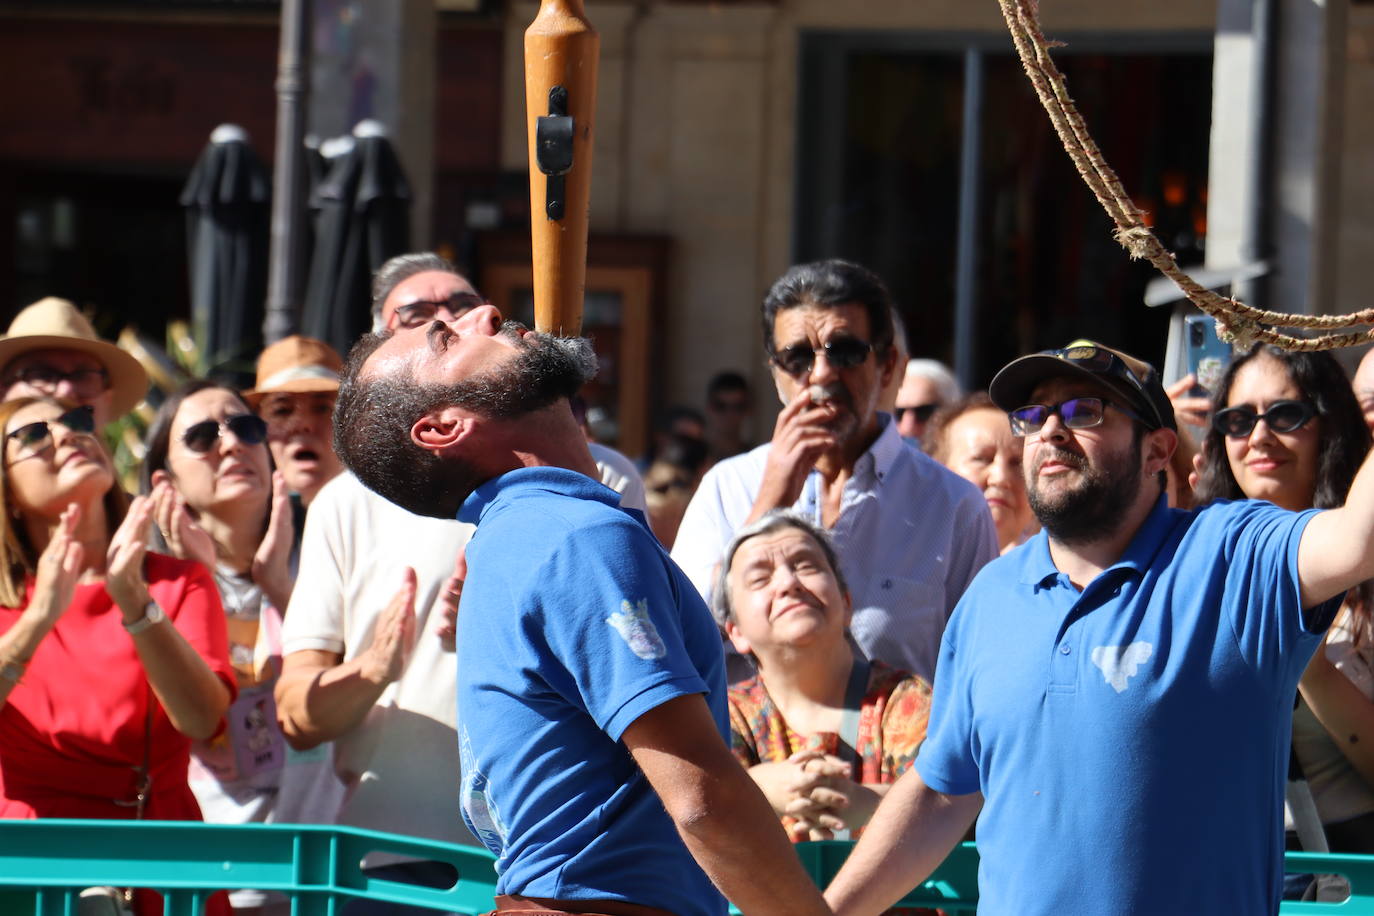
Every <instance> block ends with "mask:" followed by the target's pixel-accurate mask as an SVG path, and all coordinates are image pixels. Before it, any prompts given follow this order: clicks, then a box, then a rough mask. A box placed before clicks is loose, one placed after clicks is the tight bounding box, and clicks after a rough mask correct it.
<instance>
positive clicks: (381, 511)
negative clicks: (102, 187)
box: [0, 253, 1374, 916]
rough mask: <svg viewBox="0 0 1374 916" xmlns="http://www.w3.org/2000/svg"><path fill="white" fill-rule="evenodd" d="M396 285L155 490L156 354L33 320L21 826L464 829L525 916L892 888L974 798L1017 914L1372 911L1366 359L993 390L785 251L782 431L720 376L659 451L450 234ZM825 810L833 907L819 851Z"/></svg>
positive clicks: (428, 871) (1, 568)
mask: <svg viewBox="0 0 1374 916" xmlns="http://www.w3.org/2000/svg"><path fill="white" fill-rule="evenodd" d="M372 298H373V313H374V319H375V322H374V328H373V330H372V332H370V333H368V334H366V335H364V336H363V338H362V339H361V340H360V341H359V343H358V344H357V346H356V347H355V348H354V350H353V352H352V354H351V355H350V356H349V357H348V359H347V360H345V359H344V358H342V357H341V355H340V354H338V353H336V352H335V351H333V350H332V349H331V348H330V347H329V346H327V345H326V344H324V343H322V342H320V341H316V340H311V339H309V338H304V337H299V336H294V337H289V338H287V339H285V340H282V341H279V342H277V343H275V344H272V345H271V346H269V347H267V348H266V349H265V350H264V351H263V352H262V354H261V356H260V358H259V360H258V366H257V377H256V382H255V384H254V386H253V387H252V388H251V389H249V390H245V391H239V390H235V389H234V388H232V387H228V386H226V385H224V384H222V383H220V382H218V381H215V380H208V379H202V380H195V381H192V382H190V383H188V384H186V385H185V386H183V387H182V388H180V389H179V390H176V391H173V392H168V393H167V394H166V396H165V398H163V399H162V400H161V403H160V405H159V407H158V409H157V412H156V416H155V417H154V419H153V421H152V423H151V425H150V426H149V428H148V431H147V435H146V437H145V454H144V455H143V457H142V464H141V468H140V471H139V475H138V480H139V487H138V489H139V493H138V494H137V495H134V496H132V498H130V496H128V495H126V493H125V492H124V490H123V488H122V487H121V486H120V484H119V482H118V480H117V475H116V472H115V468H114V463H113V459H112V458H111V455H110V452H109V450H108V448H107V447H106V444H105V441H104V439H103V438H102V431H103V430H104V429H105V428H106V427H107V426H109V424H110V423H111V422H112V421H113V420H115V419H117V418H118V417H119V416H121V415H123V414H124V413H125V412H127V411H129V410H130V409H131V408H133V407H134V406H135V405H136V404H137V403H138V402H139V401H140V400H142V399H143V397H144V396H145V394H146V392H147V387H148V380H147V375H146V373H145V371H144V369H143V367H142V366H141V365H140V364H139V363H138V361H137V360H136V359H134V358H133V357H132V356H130V355H129V354H128V353H126V352H125V351H123V350H121V349H120V348H119V347H117V346H115V345H113V344H111V343H108V342H106V341H103V340H101V339H99V338H98V337H97V335H96V334H95V332H94V330H93V329H92V328H91V326H90V324H89V322H88V321H87V320H86V319H85V317H84V316H82V315H81V313H80V312H79V311H78V310H77V309H76V308H75V306H73V305H72V304H71V303H69V302H66V301H64V300H60V299H53V298H49V299H44V300H41V301H39V302H37V303H34V304H33V305H31V306H29V307H27V308H25V309H24V310H22V311H21V312H20V313H19V314H18V315H17V316H16V318H15V319H14V321H13V323H12V324H11V325H10V328H9V331H8V333H7V334H6V336H5V337H4V338H3V339H0V397H3V404H0V428H3V431H4V440H3V447H4V455H3V461H0V508H3V509H4V510H5V511H4V512H3V532H2V535H0V558H2V559H3V563H0V815H3V816H5V817H81V818H149V819H171V820H199V819H204V820H206V821H211V822H217V823H247V822H282V823H315V822H317V823H338V824H345V825H352V826H359V827H366V828H372V829H378V830H384V831H390V832H395V833H402V834H409V835H413V836H419V837H425V838H430V839H437V840H446V841H451V842H461V843H481V844H483V845H485V846H487V847H488V848H490V849H491V850H492V851H493V852H494V853H495V854H496V855H497V857H498V858H497V865H498V871H499V873H500V876H501V878H500V886H499V891H500V893H501V896H500V897H499V898H498V900H497V906H498V910H499V911H502V912H524V913H529V914H535V913H555V914H556V913H566V912H579V913H602V914H610V916H617V914H633V916H646V914H647V916H653V914H663V913H668V914H673V916H694V914H701V916H707V914H719V913H721V912H723V910H722V909H721V907H722V906H723V903H722V901H721V897H720V894H721V893H723V894H725V895H726V896H728V897H729V898H730V899H731V900H733V901H734V902H736V903H737V904H738V905H740V906H741V908H742V909H743V910H744V911H745V912H746V913H753V912H758V913H771V912H778V913H788V914H796V913H812V912H814V913H825V912H830V911H832V910H833V911H834V912H841V913H870V914H872V913H878V912H882V911H885V910H888V909H889V908H890V907H891V906H892V905H893V904H894V903H895V902H896V901H897V900H898V899H899V898H900V897H901V896H902V894H903V892H904V891H906V890H908V889H909V888H910V887H912V886H914V885H915V884H917V883H919V881H920V880H921V878H922V877H924V876H925V875H926V874H928V873H929V872H930V871H931V870H932V869H933V868H934V867H935V866H936V865H938V863H939V862H940V860H941V859H942V858H943V857H944V855H945V853H947V852H948V850H949V848H950V847H952V845H953V844H954V843H956V842H958V841H959V840H960V839H962V838H964V837H965V836H968V835H971V831H972V830H973V829H974V825H975V821H976V834H977V837H978V841H979V844H980V849H981V851H982V854H983V863H984V864H983V870H982V873H981V877H980V890H981V894H982V900H983V906H984V907H985V908H986V911H987V912H990V913H996V912H1012V911H1016V912H1025V911H1031V912H1046V913H1050V912H1065V911H1068V912H1085V913H1087V912H1093V913H1096V912H1101V913H1120V912H1133V913H1150V912H1161V913H1164V912H1178V911H1180V909H1179V905H1180V904H1179V901H1181V900H1187V901H1188V905H1189V906H1191V907H1195V908H1200V909H1198V911H1200V912H1201V911H1205V912H1244V913H1259V912H1269V911H1272V909H1273V908H1274V907H1275V906H1276V905H1277V900H1278V899H1279V895H1280V893H1283V894H1287V895H1291V896H1301V895H1318V894H1333V893H1334V894H1338V893H1339V888H1338V887H1335V886H1334V885H1333V883H1332V882H1331V881H1329V880H1322V879H1314V878H1313V877H1312V876H1289V877H1288V878H1287V879H1286V880H1285V879H1284V876H1283V869H1282V864H1281V861H1280V856H1281V852H1282V849H1283V848H1284V846H1285V844H1286V845H1287V847H1288V848H1292V849H1309V850H1317V851H1326V850H1332V851H1340V852H1358V853H1374V619H1372V618H1374V584H1372V583H1371V581H1370V580H1371V578H1372V577H1374V557H1372V556H1367V554H1370V553H1371V551H1369V549H1368V545H1369V544H1370V543H1371V540H1370V537H1371V536H1372V535H1374V480H1366V479H1365V478H1366V477H1369V476H1371V475H1374V472H1369V473H1366V472H1364V471H1362V470H1361V469H1362V468H1363V466H1364V464H1365V461H1366V456H1367V454H1368V452H1369V450H1370V444H1371V432H1370V430H1371V429H1374V422H1371V423H1370V424H1369V425H1366V424H1367V421H1374V416H1371V413H1370V412H1369V411H1368V410H1363V411H1362V405H1363V404H1364V402H1366V401H1368V399H1369V396H1368V392H1367V391H1365V390H1364V388H1362V387H1361V378H1362V377H1363V375H1362V374H1359V373H1357V375H1356V378H1355V380H1354V383H1353V384H1352V382H1351V381H1350V380H1348V379H1347V377H1346V375H1345V373H1344V372H1343V370H1342V369H1341V367H1340V365H1339V364H1338V363H1337V361H1336V360H1335V359H1334V358H1333V357H1331V356H1329V355H1327V354H1322V353H1288V352H1284V351H1280V350H1277V349H1273V348H1267V347H1261V348H1256V349H1255V350H1253V351H1251V352H1249V353H1241V354H1237V355H1236V357H1235V358H1234V359H1233V361H1232V362H1231V364H1230V366H1229V368H1228V369H1227V371H1226V373H1225V375H1224V376H1223V377H1222V378H1221V380H1220V382H1219V383H1218V384H1217V386H1216V390H1215V391H1213V392H1210V393H1209V394H1208V395H1207V397H1206V398H1203V397H1199V396H1198V395H1197V392H1196V391H1195V390H1194V388H1193V383H1194V380H1193V379H1191V378H1187V379H1183V380H1180V382H1179V383H1178V384H1175V385H1173V386H1172V387H1170V388H1168V389H1165V388H1164V386H1163V385H1162V384H1161V380H1160V377H1159V375H1158V373H1157V372H1156V371H1155V369H1154V368H1153V367H1152V366H1151V365H1149V364H1148V363H1146V362H1144V361H1142V360H1139V359H1137V358H1135V357H1133V356H1131V355H1130V354H1128V353H1125V352H1123V351H1121V350H1119V349H1115V348H1112V347H1109V346H1105V345H1103V344H1099V343H1095V342H1092V341H1075V342H1072V343H1070V344H1068V345H1067V346H1065V347H1064V348H1061V349H1056V350H1048V351H1044V352H1042V353H1038V354H1032V355H1029V356H1026V357H1023V358H1021V359H1018V360H1016V361H1014V362H1012V363H1011V364H1009V365H1008V366H1007V367H1005V368H1004V369H1003V370H1002V371H1001V372H999V373H998V374H997V376H996V377H995V378H994V379H993V380H992V383H991V385H990V386H989V389H988V390H987V391H976V392H971V393H967V394H965V393H963V392H961V391H960V389H959V386H958V384H957V382H956V381H955V379H954V378H953V376H952V375H951V374H950V373H949V371H948V370H947V369H946V368H945V367H943V366H941V365H940V364H938V363H936V362H934V361H931V360H925V359H911V360H906V359H905V358H904V356H903V355H901V354H902V353H904V352H905V350H904V347H905V343H906V341H905V340H903V339H902V338H903V337H904V336H905V332H904V331H903V330H902V328H901V325H900V322H899V321H898V320H897V319H896V313H895V310H894V307H893V303H892V302H891V300H890V297H889V295H888V293H887V290H886V288H885V286H884V284H883V283H882V281H881V280H880V279H879V278H878V277H876V276H875V275H874V274H872V273H871V272H870V271H868V270H866V269H865V268H863V267H861V266H859V265H856V264H852V263H848V262H844V261H838V260H832V261H823V262H817V263H811V264H801V265H796V266H794V267H792V268H790V269H789V270H788V271H786V272H785V273H784V274H783V275H782V276H781V277H779V278H778V280H777V281H776V282H775V283H774V284H773V286H772V287H771V288H770V289H769V291H768V293H767V295H766V296H765V298H764V300H763V304H762V308H761V310H760V320H761V323H762V329H763V340H764V343H765V350H766V352H765V353H764V354H763V356H765V357H766V358H767V360H768V362H769V365H770V368H771V374H772V380H773V383H774V385H775V387H776V389H777V393H778V396H779V399H780V401H781V409H780V410H779V412H778V413H777V417H776V420H775V422H774V424H773V428H772V432H771V434H770V435H769V436H768V438H767V441H764V442H762V443H758V444H755V443H753V442H751V441H750V430H749V427H748V419H749V417H750V416H751V414H752V412H753V411H754V410H755V409H756V405H755V404H754V401H753V396H752V392H751V391H750V387H749V385H748V383H747V381H746V379H745V378H744V377H743V376H742V375H740V374H739V373H737V372H733V371H724V372H721V373H719V374H718V375H716V376H715V377H714V378H713V379H712V380H711V383H710V384H709V386H708V388H707V391H706V398H705V404H704V407H705V409H704V411H697V410H695V409H691V408H675V409H674V410H672V411H669V412H667V413H665V415H664V416H663V418H662V421H661V422H660V423H659V424H658V426H657V431H656V435H655V439H654V443H653V445H652V447H651V449H650V452H649V454H647V455H645V456H639V457H640V460H639V462H638V463H636V462H634V461H631V460H630V459H629V458H627V457H626V456H624V455H622V454H620V453H619V452H616V451H615V450H613V449H611V448H608V447H607V446H606V445H604V444H601V443H596V442H593V441H591V440H590V436H591V433H590V431H589V429H588V426H587V423H586V418H585V404H581V403H580V399H579V398H578V390H579V389H580V388H581V386H582V385H583V384H585V382H586V381H588V380H589V379H590V378H591V377H592V376H593V375H594V373H595V368H596V367H595V357H594V355H592V354H591V351H590V348H589V346H587V344H586V341H581V340H577V339H564V338H556V337H550V336H548V335H542V334H539V333H536V332H530V331H528V329H524V328H521V327H519V326H517V325H514V324H513V323H509V322H503V320H502V316H500V315H499V314H498V313H497V312H496V310H495V309H494V308H493V307H492V306H491V305H489V304H488V303H486V301H485V300H484V299H483V298H482V296H481V295H480V294H479V293H478V291H477V290H476V289H475V288H474V287H473V285H472V284H471V283H470V282H469V280H468V279H467V278H466V277H464V276H463V275H462V274H461V273H460V272H459V271H458V270H457V269H455V267H454V266H453V265H451V264H450V263H448V262H447V261H445V260H444V259H442V258H440V257H438V256H436V255H433V254H428V253H416V254H409V255H402V256H400V257H397V258H393V259H391V260H390V261H388V262H387V263H386V264H385V265H384V266H383V267H382V268H381V269H380V270H379V271H378V272H377V274H376V276H375V278H374V283H373V289H372ZM1366 363H1368V364H1370V367H1371V368H1370V371H1369V372H1367V373H1365V367H1363V366H1362V373H1364V374H1368V375H1374V358H1372V359H1367V360H1366ZM455 685H456V690H455ZM1203 812H1205V815H1203ZM1200 815H1201V816H1200ZM826 838H855V839H859V843H858V846H857V848H856V850H855V853H854V856H853V857H852V859H851V861H850V862H849V863H848V864H847V865H846V866H845V868H844V869H843V870H842V872H841V873H840V875H839V876H838V877H837V879H836V881H835V883H834V884H833V885H832V887H831V888H830V889H829V890H828V891H827V892H826V896H825V897H824V898H822V896H821V894H820V892H819V890H818V889H816V888H814V887H813V886H811V885H810V884H809V882H808V881H807V879H806V878H805V876H804V874H803V873H802V872H801V870H800V866H799V864H798V862H797V860H796V857H795V856H794V855H793V854H792V852H791V849H790V846H789V844H788V841H789V840H791V841H793V842H798V841H804V840H813V839H826ZM1050 849H1054V850H1056V851H1055V852H1054V853H1053V855H1052V856H1050V857H1049V858H1050V859H1052V860H1053V861H1046V851H1047V850H1050ZM1204 850H1205V851H1204ZM1089 863H1093V864H1092V865H1091V866H1090V865H1089ZM363 865H364V869H365V871H367V872H368V873H369V874H372V875H376V876H380V877H386V878H391V879H393V880H400V881H409V882H414V883H419V884H423V885H426V886H432V887H446V886H449V885H450V884H452V882H453V879H454V875H453V872H452V870H451V869H449V868H448V867H447V866H442V865H439V864H437V863H433V862H423V861H413V860H403V859H398V858H396V857H376V856H374V857H370V858H369V859H368V860H367V861H365V862H364V863H363ZM665 876H671V878H670V879H668V880H665ZM1028 901H1031V903H1029V904H1028ZM125 903H127V905H128V906H129V907H131V908H132V912H136V913H139V914H144V916H146V914H152V913H157V912H159V911H160V904H159V903H158V900H157V898H156V896H155V895H152V894H146V893H142V892H140V893H137V894H134V895H132V897H131V898H130V899H129V900H127V901H125ZM288 906H289V903H288V902H287V901H286V900H285V898H284V897H282V895H280V894H276V893H272V892H267V891H256V890H253V889H248V888H245V889H242V890H239V891H235V892H233V893H231V894H229V895H219V896H217V897H215V898H212V899H211V901H210V904H209V908H210V909H211V910H213V911H214V912H216V913H220V914H223V913H228V912H230V911H232V912H233V913H235V914H238V916H256V914H273V913H284V912H287V907H288ZM351 906H352V907H353V908H354V909H351V910H350V912H354V913H357V914H365V913H379V914H380V913H393V912H396V911H397V910H396V909H395V907H394V906H393V905H390V904H381V903H377V904H374V905H372V907H371V908H370V909H369V908H368V906H367V905H366V904H363V903H362V902H361V901H355V902H354V904H352V905H351Z"/></svg>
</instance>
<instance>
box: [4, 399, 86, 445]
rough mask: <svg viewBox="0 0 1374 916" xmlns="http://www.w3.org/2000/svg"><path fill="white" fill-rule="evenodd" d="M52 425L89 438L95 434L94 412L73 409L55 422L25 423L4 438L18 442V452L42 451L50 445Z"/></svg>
mask: <svg viewBox="0 0 1374 916" xmlns="http://www.w3.org/2000/svg"><path fill="white" fill-rule="evenodd" d="M54 423H55V424H57V425H58V426H63V427H66V428H67V429H69V430H71V431H72V432H74V433H77V434H79V435H83V436H89V435H91V434H92V433H94V432H95V411H94V410H92V409H91V408H90V407H73V408H72V409H71V410H69V411H67V412H66V413H64V414H62V415H61V416H60V417H58V418H57V419H55V420H35V421H34V422H32V423H25V424H24V425H23V426H21V427H19V428H18V429H16V430H14V431H13V432H11V433H10V434H9V435H7V436H6V437H5V438H6V439H15V440H18V442H19V449H20V451H23V452H38V451H42V450H43V449H45V448H47V447H48V446H49V445H51V444H52V427H53V424H54Z"/></svg>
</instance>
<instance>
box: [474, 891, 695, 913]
mask: <svg viewBox="0 0 1374 916" xmlns="http://www.w3.org/2000/svg"><path fill="white" fill-rule="evenodd" d="M494 913H520V914H522V916H569V914H577V916H674V914H672V913H670V912H668V911H667V910H660V909H659V908H658V907H652V906H642V905H640V904H638V903H626V902H625V901H623V900H553V899H550V898H548V897H521V896H520V895H518V894H500V895H498V896H497V898H496V909H494V910H492V914H494ZM488 916H491V914H488Z"/></svg>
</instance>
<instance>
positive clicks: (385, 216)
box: [301, 121, 410, 353]
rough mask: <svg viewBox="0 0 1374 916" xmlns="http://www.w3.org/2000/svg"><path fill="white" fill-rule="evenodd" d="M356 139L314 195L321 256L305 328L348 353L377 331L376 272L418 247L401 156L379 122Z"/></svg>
mask: <svg viewBox="0 0 1374 916" xmlns="http://www.w3.org/2000/svg"><path fill="white" fill-rule="evenodd" d="M351 139H352V144H351V146H349V147H347V148H346V149H344V151H342V152H339V153H338V155H336V156H334V157H333V158H332V161H331V163H330V166H329V170H328V173H327V174H326V175H325V178H324V180H323V181H322V182H321V183H320V184H319V186H317V187H316V188H315V190H314V192H313V193H312V194H311V196H310V206H311V208H312V209H313V210H314V211H315V220H314V226H315V250H314V253H313V254H312V256H311V260H310V278H309V281H308V284H307V287H306V294H305V314H304V316H303V320H302V322H301V325H302V333H303V334H305V335H307V336H309V337H315V338H318V339H320V340H324V341H327V342H328V343H329V344H330V345H331V346H333V347H334V348H335V349H336V350H338V351H339V352H340V353H347V352H348V349H349V347H351V346H352V345H353V342H354V341H355V340H357V339H358V335H360V334H362V333H363V332H364V331H366V330H368V329H369V328H370V327H371V325H372V314H371V313H372V306H371V296H370V287H371V282H372V272H373V271H374V270H376V269H377V268H378V267H380V266H381V265H382V263H383V262H384V261H386V260H387V258H390V257H393V256H395V255H398V254H404V253H405V252H406V251H407V250H408V249H409V246H410V184H409V182H407V181H406V178H405V174H404V173H403V172H402V170H401V163H400V160H399V159H397V157H396V151H395V149H394V148H393V147H392V145H391V143H390V141H389V140H387V138H386V136H385V135H384V133H383V131H382V128H381V125H379V124H377V123H376V122H373V121H364V122H362V123H360V124H359V125H358V126H357V127H356V128H354V131H353V137H352V138H351ZM325 152H326V154H327V153H328V150H325Z"/></svg>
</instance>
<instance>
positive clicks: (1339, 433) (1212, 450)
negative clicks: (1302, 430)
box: [1196, 346, 1370, 509]
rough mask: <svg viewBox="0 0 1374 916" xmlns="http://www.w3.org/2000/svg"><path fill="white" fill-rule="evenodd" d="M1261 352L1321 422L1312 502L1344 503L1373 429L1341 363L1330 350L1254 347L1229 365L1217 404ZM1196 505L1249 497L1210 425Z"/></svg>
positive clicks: (1218, 405)
mask: <svg viewBox="0 0 1374 916" xmlns="http://www.w3.org/2000/svg"><path fill="white" fill-rule="evenodd" d="M1260 356H1266V357H1269V358H1271V359H1274V360H1277V361H1278V362H1279V363H1280V364H1281V365H1282V366H1283V367H1284V368H1285V369H1286V370H1287V371H1288V377H1289V378H1291V379H1292V380H1293V384H1294V385H1296V386H1297V388H1298V391H1299V392H1301V393H1302V399H1303V400H1304V401H1306V402H1307V403H1308V404H1310V405H1311V406H1312V407H1313V408H1314V409H1315V410H1316V411H1317V417H1318V418H1319V420H1320V421H1321V435H1320V438H1319V440H1318V442H1317V486H1316V490H1315V492H1314V493H1313V494H1312V507H1313V508H1315V509H1334V508H1335V507H1337V506H1342V505H1344V504H1345V497H1346V494H1347V493H1349V492H1350V484H1351V483H1352V482H1354V480H1355V474H1356V472H1357V471H1359V469H1360V465H1361V464H1362V463H1363V462H1364V457H1365V455H1366V454H1367V453H1368V452H1369V445H1370V435H1369V428H1368V427H1367V426H1365V423H1364V415H1363V414H1362V413H1361V412H1360V403H1359V401H1357V400H1356V399H1355V393H1354V391H1352V390H1351V388H1350V382H1349V381H1348V380H1347V379H1346V377H1345V372H1344V371H1343V370H1342V369H1341V365H1340V363H1338V362H1336V359H1335V357H1333V356H1331V354H1329V353H1321V352H1312V353H1302V352H1290V351H1288V350H1281V349H1279V348H1278V347H1271V346H1262V347H1256V348H1255V349H1253V350H1251V351H1250V352H1249V353H1247V354H1245V355H1244V356H1238V357H1237V358H1236V359H1235V360H1233V361H1232V363H1231V365H1230V366H1228V367H1227V369H1226V373H1225V374H1224V375H1222V377H1221V381H1220V382H1219V383H1217V390H1216V393H1215V395H1214V396H1213V398H1214V399H1213V404H1214V405H1215V408H1216V409H1221V408H1223V407H1225V406H1226V401H1227V399H1228V398H1229V397H1230V395H1231V386H1232V384H1233V383H1234V382H1235V380H1236V374H1237V373H1238V372H1239V371H1240V369H1241V367H1242V366H1244V365H1246V364H1247V363H1249V362H1251V361H1253V360H1255V359H1256V358H1258V357H1260ZM1196 497H1197V505H1199V506H1203V505H1206V504H1207V503H1209V502H1211V501H1213V500H1216V499H1245V493H1244V492H1242V491H1241V488H1240V484H1239V483H1237V482H1236V478H1235V475H1234V474H1232V473H1231V462H1230V460H1229V459H1228V458H1227V456H1226V442H1225V437H1224V436H1223V435H1222V434H1221V433H1220V432H1218V431H1217V429H1216V427H1213V426H1209V427H1208V428H1207V433H1206V435H1205V436H1204V437H1203V440H1202V473H1201V474H1200V475H1199V480H1198V486H1197V493H1196Z"/></svg>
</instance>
